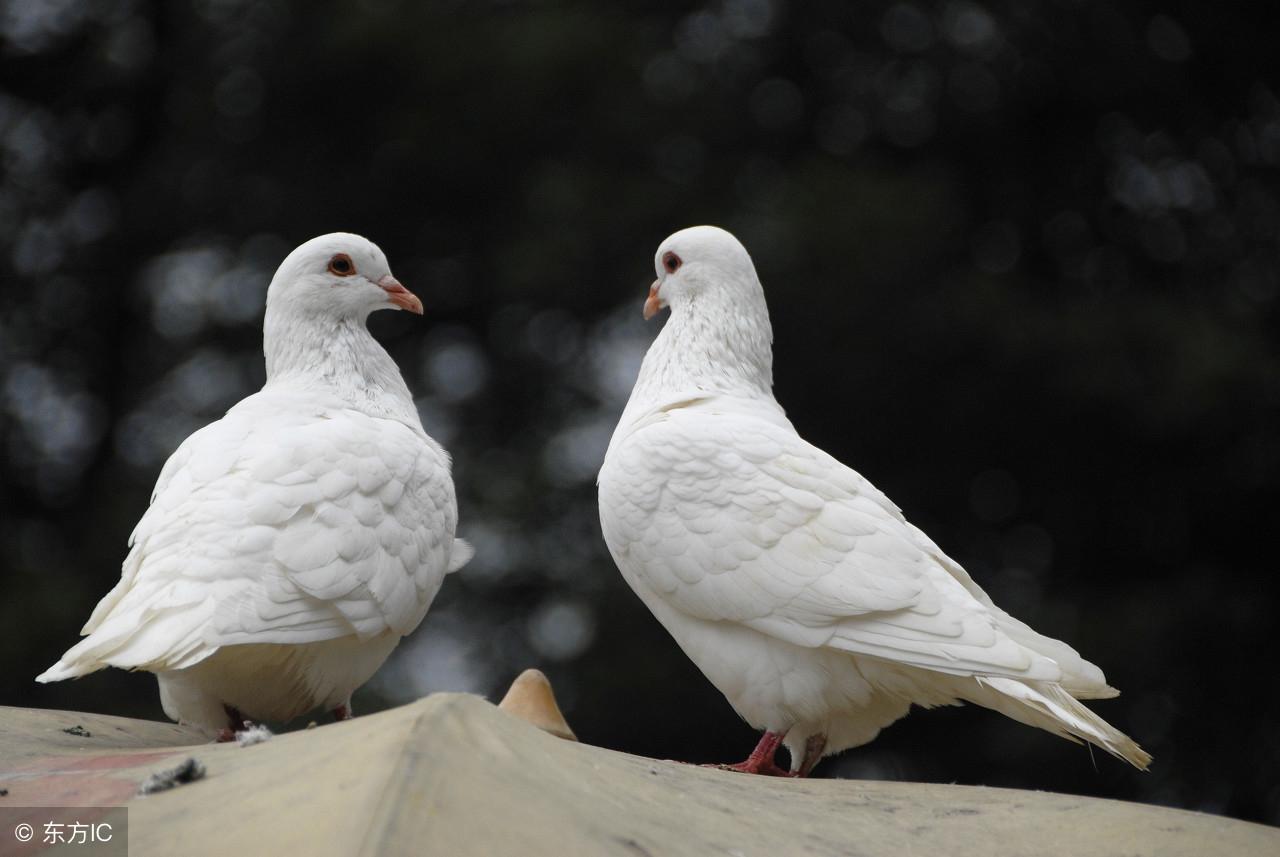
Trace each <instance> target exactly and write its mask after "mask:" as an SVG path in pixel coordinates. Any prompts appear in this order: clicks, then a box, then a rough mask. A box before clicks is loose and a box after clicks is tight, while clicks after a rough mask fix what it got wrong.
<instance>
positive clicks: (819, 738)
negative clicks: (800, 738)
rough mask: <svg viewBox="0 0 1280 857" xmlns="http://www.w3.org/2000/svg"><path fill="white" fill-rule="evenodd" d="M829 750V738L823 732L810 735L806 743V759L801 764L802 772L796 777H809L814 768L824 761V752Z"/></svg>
mask: <svg viewBox="0 0 1280 857" xmlns="http://www.w3.org/2000/svg"><path fill="white" fill-rule="evenodd" d="M825 749H827V736H826V735H823V734H822V733H821V732H818V733H815V734H813V735H810V736H809V738H808V740H806V741H805V742H804V759H803V760H802V761H801V762H800V770H798V771H796V776H798V777H807V776H809V772H810V771H812V770H813V766H814V765H816V764H818V763H819V762H821V761H822V751H823V750H825Z"/></svg>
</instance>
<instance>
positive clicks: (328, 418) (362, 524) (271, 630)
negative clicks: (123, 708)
mask: <svg viewBox="0 0 1280 857" xmlns="http://www.w3.org/2000/svg"><path fill="white" fill-rule="evenodd" d="M280 399H281V397H280V396H279V395H275V396H273V395H270V394H267V393H260V394H257V395H256V396H252V397H250V398H248V399H246V400H245V401H244V402H242V403H240V404H239V405H237V406H236V407H235V408H233V409H232V410H231V411H229V412H228V414H227V415H226V416H225V417H224V418H223V419H222V420H219V421H218V422H216V423H213V424H211V425H209V426H207V427H205V428H204V429H201V430H200V431H198V432H196V433H195V434H193V435H192V436H191V437H190V438H188V439H187V441H186V442H185V443H183V445H182V446H181V447H179V449H178V450H177V451H176V452H175V453H174V455H173V456H172V457H171V458H170V460H169V461H168V463H167V464H166V465H165V467H164V469H163V471H162V473H161V476H160V479H159V481H158V482H157V485H156V490H155V494H154V496H153V499H152V504H151V506H150V507H149V508H148V510H147V512H146V514H145V515H144V516H143V518H142V520H141V521H139V523H138V526H137V528H136V529H135V531H134V534H133V536H132V537H131V539H130V545H131V550H130V553H129V555H128V557H127V558H126V560H125V563H124V568H123V573H122V575H121V580H120V582H119V583H118V584H117V586H116V587H115V588H114V589H113V590H112V591H111V592H110V593H108V594H107V595H106V596H105V597H104V598H103V599H102V601H101V603H100V604H99V605H98V607H97V608H96V609H95V610H94V612H93V614H92V616H91V617H90V619H89V621H88V623H87V624H86V625H85V627H84V630H83V632H82V633H85V634H88V637H86V639H84V640H82V641H81V642H80V643H79V644H78V645H77V646H75V647H73V648H72V649H71V650H70V651H68V652H67V654H66V655H64V656H63V658H62V660H61V661H60V662H59V663H58V664H57V665H55V666H54V667H53V668H51V669H50V670H49V671H48V672H47V673H45V675H43V676H41V679H43V680H55V679H57V678H65V677H68V676H70V675H80V674H83V673H86V672H91V671H93V670H95V669H99V668H101V667H103V666H107V665H111V666H118V667H125V668H141V669H149V670H157V669H180V668H183V667H187V666H191V665H193V664H195V663H198V662H199V661H200V660H203V659H204V658H205V657H208V656H209V655H210V654H212V653H213V652H214V651H216V650H217V648H218V647H219V646H222V645H230V644H237V643H309V642H316V641H320V640H327V639H332V638H335V637H342V636H349V635H356V636H358V637H360V638H362V639H365V638H368V637H372V636H376V635H378V634H380V633H383V632H385V631H394V632H396V633H398V634H407V633H408V632H410V631H412V630H413V629H414V628H415V627H416V626H417V625H418V623H419V622H420V621H421V620H422V618H423V616H424V615H425V613H426V611H427V608H428V607H429V606H430V604H431V601H432V599H433V598H434V597H435V594H436V592H437V591H438V590H439V588H440V585H441V582H442V581H443V578H444V575H445V574H446V573H447V571H449V570H452V568H451V566H456V565H458V564H460V563H461V562H462V561H465V557H466V556H467V555H469V550H470V549H469V546H467V545H466V543H465V542H461V541H460V540H456V541H455V540H454V538H453V533H454V528H455V526H456V523H457V506H456V502H455V499H454V493H453V484H452V481H451V479H450V477H449V463H448V457H447V455H446V454H445V453H444V452H443V450H441V449H440V447H439V446H437V445H436V444H435V443H434V442H432V441H430V440H429V439H428V438H427V437H426V436H425V435H424V434H422V433H421V432H418V431H414V430H413V429H411V428H409V427H408V426H406V425H404V424H402V423H399V422H396V421H394V420H388V419H380V418H376V417H371V416H368V415H366V414H363V413H360V412H357V411H352V410H348V409H342V408H326V407H322V406H316V405H314V403H313V405H312V407H311V408H306V407H299V406H298V404H299V403H297V402H292V401H287V402H286V401H280ZM455 545H456V549H455Z"/></svg>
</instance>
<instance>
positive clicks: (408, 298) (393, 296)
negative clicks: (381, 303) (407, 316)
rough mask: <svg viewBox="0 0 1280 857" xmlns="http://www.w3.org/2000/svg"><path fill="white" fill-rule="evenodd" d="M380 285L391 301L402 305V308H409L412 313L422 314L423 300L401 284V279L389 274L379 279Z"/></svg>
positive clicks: (399, 305)
mask: <svg viewBox="0 0 1280 857" xmlns="http://www.w3.org/2000/svg"><path fill="white" fill-rule="evenodd" d="M378 285H379V286H380V287H381V288H382V290H383V291H384V292H386V293H387V300H389V301H391V303H393V304H395V305H396V306H398V307H400V309H407V310H408V311H409V312H411V313H415V314H416V315H422V301H420V300H418V296H417V295H415V294H414V293H413V292H411V291H409V290H408V289H406V288H405V287H404V286H402V285H400V281H399V280H397V279H396V278H395V277H393V276H391V275H390V274H387V275H386V276H385V277H383V278H382V279H381V280H378Z"/></svg>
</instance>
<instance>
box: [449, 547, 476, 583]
mask: <svg viewBox="0 0 1280 857" xmlns="http://www.w3.org/2000/svg"><path fill="white" fill-rule="evenodd" d="M475 555H476V549H475V548H473V547H472V546H471V542H469V541H467V540H466V539H454V540H453V553H451V554H450V555H449V569H448V571H446V572H445V574H452V573H453V572H455V571H457V570H458V569H460V568H462V567H463V566H464V565H466V564H467V563H469V562H471V558H472V557H473V556H475Z"/></svg>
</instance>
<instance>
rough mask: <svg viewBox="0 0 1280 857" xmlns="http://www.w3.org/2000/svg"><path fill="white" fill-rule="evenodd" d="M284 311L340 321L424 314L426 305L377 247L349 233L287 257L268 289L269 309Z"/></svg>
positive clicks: (325, 237) (316, 242) (315, 240)
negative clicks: (378, 314)
mask: <svg viewBox="0 0 1280 857" xmlns="http://www.w3.org/2000/svg"><path fill="white" fill-rule="evenodd" d="M284 306H288V307H289V308H290V310H291V311H293V312H300V313H305V314H307V315H322V316H334V317H339V318H359V319H363V318H365V317H367V316H368V315H369V313H371V312H373V311H374V310H379V309H407V310H409V312H413V313H417V314H418V315H422V301H420V300H418V298H417V297H416V296H415V295H414V294H413V293H412V292H410V291H409V290H408V289H406V288H405V287H404V286H402V285H400V281H399V280H397V279H396V278H395V277H393V276H392V275H391V268H390V267H389V266H388V265H387V257H386V256H384V255H383V253H382V251H381V250H379V249H378V245H376V244H374V243H373V242H372V241H370V240H368V239H367V238H362V237H360V236H359V235H352V234H351V233H349V232H334V233H331V234H329V235H321V236H320V237H319V238H312V239H311V240H310V241H308V242H306V243H305V244H303V245H301V246H300V247H298V248H297V249H296V250H294V251H293V252H292V253H290V254H289V255H288V256H286V257H285V260H284V261H283V262H281V263H280V267H279V268H278V269H277V270H276V275H275V277H273V278H272V280H271V286H270V287H269V288H268V289H267V308H268V310H269V311H270V310H271V309H273V307H284Z"/></svg>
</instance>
